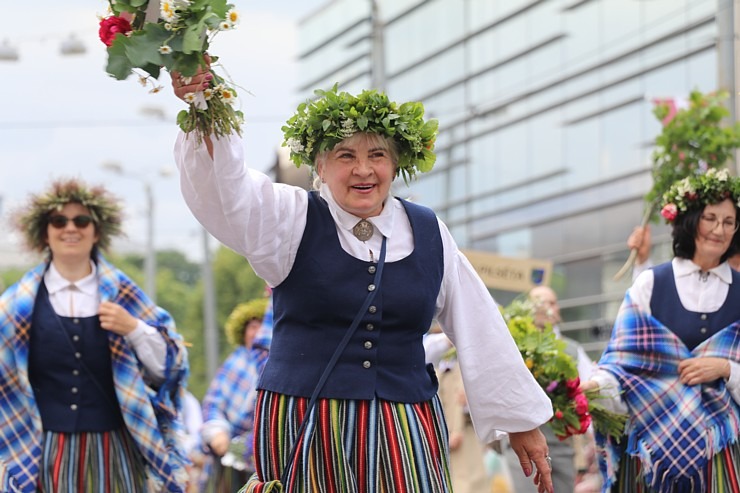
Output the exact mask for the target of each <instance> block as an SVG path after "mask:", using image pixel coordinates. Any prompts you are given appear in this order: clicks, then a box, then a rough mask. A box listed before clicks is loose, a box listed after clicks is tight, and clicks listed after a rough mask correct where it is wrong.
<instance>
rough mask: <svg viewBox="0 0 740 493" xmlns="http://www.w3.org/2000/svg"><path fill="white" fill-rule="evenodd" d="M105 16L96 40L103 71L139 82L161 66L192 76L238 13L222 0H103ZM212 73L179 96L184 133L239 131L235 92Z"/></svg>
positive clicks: (205, 62) (147, 79)
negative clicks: (104, 51)
mask: <svg viewBox="0 0 740 493" xmlns="http://www.w3.org/2000/svg"><path fill="white" fill-rule="evenodd" d="M109 4H110V15H108V16H107V17H105V18H103V19H101V20H100V29H99V35H100V40H101V41H103V43H105V44H106V46H108V64H107V67H106V71H107V72H108V74H110V75H111V76H113V77H115V78H116V79H118V80H124V79H126V78H128V77H129V75H131V74H132V73H137V74H138V75H139V81H140V82H141V84H142V85H144V86H146V85H148V84H151V85H152V86H153V88H152V90H151V92H159V91H160V90H161V86H159V85H157V84H156V83H154V82H153V81H154V80H156V79H158V78H159V75H160V71H161V69H162V68H163V67H164V68H165V69H167V70H168V71H170V72H171V73H172V72H176V73H179V74H180V76H181V77H183V78H187V77H192V76H193V75H195V74H196V73H197V72H198V69H199V68H200V67H203V68H206V67H209V70H210V63H209V61H210V62H216V61H217V60H218V58H217V57H215V56H213V55H210V56H208V57H207V55H206V52H207V50H208V47H209V44H210V42H211V41H212V39H213V37H214V36H215V35H216V34H218V33H219V32H220V31H228V30H231V29H233V28H234V27H236V25H237V24H238V22H239V14H238V12H237V11H236V10H234V7H233V5H231V4H228V3H226V0H156V1H155V0H109ZM211 74H212V76H213V78H212V79H211V81H210V82H209V86H208V87H207V88H204V90H203V91H202V92H198V93H190V94H187V95H186V96H185V99H186V101H187V102H188V103H190V107H189V110H183V111H181V112H180V113H179V114H178V115H177V123H178V125H179V126H180V128H181V129H182V130H183V131H184V132H190V131H192V130H195V131H196V134H197V136H198V137H199V138H202V137H203V136H207V135H211V134H215V135H216V136H223V135H228V134H230V133H231V132H232V131H235V132H237V133H240V125H241V123H242V121H243V115H242V112H241V111H238V110H236V109H235V108H234V103H235V100H236V95H237V94H236V91H235V90H234V88H233V87H232V86H231V85H229V84H227V82H226V81H225V80H224V78H223V77H220V76H219V75H218V74H217V73H215V72H214V71H213V70H211Z"/></svg>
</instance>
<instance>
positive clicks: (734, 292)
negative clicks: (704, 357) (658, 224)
mask: <svg viewBox="0 0 740 493" xmlns="http://www.w3.org/2000/svg"><path fill="white" fill-rule="evenodd" d="M653 276H654V278H655V281H654V284H653V294H652V296H651V298H650V310H651V312H652V314H653V317H655V318H656V319H658V320H660V322H661V323H662V324H663V325H665V326H666V327H668V328H669V329H671V331H673V333H674V334H676V335H677V336H678V337H679V339H681V340H682V341H683V343H684V344H685V345H686V347H687V348H688V349H689V351H692V350H693V349H694V348H695V347H696V346H698V345H699V344H701V343H702V342H704V341H705V340H707V339H709V338H710V337H711V336H713V335H714V334H716V333H717V332H719V331H720V330H722V329H724V328H725V327H727V326H728V325H730V324H732V323H734V322H736V321H738V320H740V301H739V300H740V273H738V272H735V271H734V270H732V284H730V289H729V292H728V293H727V299H726V301H725V302H724V304H723V305H722V307H721V308H720V309H719V310H717V311H716V312H713V313H698V312H690V311H688V310H687V309H685V308H684V307H683V305H682V304H681V300H680V298H679V297H678V290H677V289H676V279H675V278H674V277H673V265H672V264H671V263H670V262H666V263H664V264H660V265H657V266H655V267H654V268H653Z"/></svg>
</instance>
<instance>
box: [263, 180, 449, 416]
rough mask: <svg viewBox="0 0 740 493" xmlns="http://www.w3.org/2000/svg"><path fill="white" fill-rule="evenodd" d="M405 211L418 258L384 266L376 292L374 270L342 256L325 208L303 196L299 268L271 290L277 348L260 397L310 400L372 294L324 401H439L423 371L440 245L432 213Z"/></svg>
mask: <svg viewBox="0 0 740 493" xmlns="http://www.w3.org/2000/svg"><path fill="white" fill-rule="evenodd" d="M401 202H402V203H403V206H404V207H405V209H406V213H407V215H408V218H409V222H410V223H411V228H412V230H413V234H414V250H413V252H411V254H410V255H409V256H408V257H406V258H404V259H401V260H398V261H396V262H386V263H385V267H384V270H383V278H382V280H381V285H380V286H372V282H373V278H374V276H375V269H376V267H375V264H374V263H372V262H369V261H363V260H360V259H357V258H355V257H353V256H352V255H350V254H349V253H347V252H345V251H344V250H343V249H342V246H341V244H340V243H339V237H338V235H337V228H336V225H335V223H334V220H333V218H332V216H331V213H330V212H329V207H328V205H327V204H326V202H325V201H324V200H323V199H321V198H320V197H319V196H318V194H317V193H316V192H310V193H309V200H308V212H307V214H308V215H307V223H306V230H305V232H304V234H303V238H302V240H301V244H300V246H299V248H298V252H297V254H296V260H295V264H294V265H293V268H292V270H291V271H290V274H289V275H288V277H287V278H286V279H285V281H283V282H282V283H281V284H280V285H279V286H277V287H276V288H275V289H274V290H273V310H274V326H273V327H274V328H273V339H272V346H271V348H270V357H269V358H268V360H267V364H266V365H265V368H264V371H263V373H262V376H261V378H260V382H259V385H258V387H259V388H261V389H265V390H270V391H273V392H279V393H281V394H286V395H292V396H301V397H310V396H311V394H312V393H313V390H314V388H315V387H316V384H317V382H318V381H319V378H320V377H321V374H322V373H323V371H324V369H325V367H326V364H327V362H328V361H329V360H330V358H331V356H332V355H333V354H334V351H335V349H336V348H337V346H338V344H339V342H340V341H341V339H342V337H343V336H344V334H345V332H346V331H347V329H348V328H349V327H350V325H351V324H352V320H353V319H354V317H355V315H356V314H357V311H358V310H359V309H360V307H361V306H362V304H363V302H364V300H365V298H366V297H367V294H368V290H371V289H377V294H376V297H375V299H374V301H373V303H372V304H371V305H370V307H369V309H368V311H367V313H365V314H364V315H363V316H362V319H361V321H360V325H359V326H358V327H357V330H356V331H355V333H354V335H353V337H352V339H351V340H350V342H349V344H348V345H347V347H346V348H345V350H344V352H343V354H342V356H341V357H340V358H339V361H338V362H337V364H336V366H335V367H334V369H333V371H332V373H331V375H330V377H329V379H328V380H327V382H326V385H325V386H324V388H323V390H322V392H321V394H320V397H323V398H334V399H361V400H371V399H373V398H375V397H378V398H381V399H385V400H390V401H395V402H422V401H426V400H429V399H431V398H432V397H433V396H434V395H435V393H436V392H437V380H436V378H435V377H434V372H433V370H431V372H430V370H429V369H428V368H427V367H426V365H425V361H424V347H423V345H422V336H423V335H424V333H425V332H426V331H427V330H428V329H429V326H430V325H431V321H432V318H433V316H434V311H435V303H436V300H437V295H438V294H439V289H440V286H441V283H442V275H443V270H444V259H443V248H442V237H441V235H440V232H439V224H438V222H437V218H436V216H435V215H434V213H433V212H432V211H431V210H430V209H428V208H426V207H422V206H419V205H415V204H412V203H409V202H406V201H403V200H402V201H401ZM376 255H377V252H376Z"/></svg>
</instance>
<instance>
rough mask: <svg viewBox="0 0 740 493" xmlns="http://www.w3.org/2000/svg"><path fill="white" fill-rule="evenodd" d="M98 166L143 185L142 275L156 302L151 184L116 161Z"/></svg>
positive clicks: (149, 293) (105, 162)
mask: <svg viewBox="0 0 740 493" xmlns="http://www.w3.org/2000/svg"><path fill="white" fill-rule="evenodd" d="M100 167H101V168H103V169H104V170H106V171H110V172H111V173H115V174H117V175H120V176H122V177H125V178H131V179H134V180H137V181H139V182H141V184H142V185H143V186H144V193H145V195H146V215H147V218H146V219H147V225H146V255H145V256H144V275H145V278H146V287H145V290H146V293H147V294H148V295H149V297H150V298H151V300H152V302H154V303H156V302H157V252H156V250H155V249H154V194H153V193H152V186H151V184H150V183H149V181H148V180H147V179H145V178H143V177H141V176H139V175H136V174H132V173H128V172H126V171H125V170H124V168H123V166H121V163H119V162H117V161H104V162H103V163H101V164H100ZM159 174H160V175H161V176H169V174H170V171H169V170H166V169H161V170H160V172H159Z"/></svg>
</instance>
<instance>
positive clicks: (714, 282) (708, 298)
mask: <svg viewBox="0 0 740 493" xmlns="http://www.w3.org/2000/svg"><path fill="white" fill-rule="evenodd" d="M671 264H672V265H673V277H674V279H675V282H676V291H678V298H679V300H681V305H683V307H684V308H685V309H686V310H689V311H692V312H704V313H713V312H716V311H717V310H719V309H720V308H721V307H722V305H723V304H724V302H725V300H726V299H727V293H728V292H729V289H730V284H732V271H731V269H730V266H729V264H728V263H727V262H723V263H721V264H720V265H718V266H717V267H715V268H714V269H711V270H710V271H709V275H708V276H707V277H706V280H702V279H701V278H700V276H699V273H700V272H701V268H700V267H699V266H698V265H696V264H695V263H694V262H692V261H691V260H688V259H682V258H678V257H674V258H673V260H672V261H671ZM654 282H655V276H654V274H653V271H652V269H647V270H644V271H642V272H641V273H640V275H638V276H637V279H635V282H634V283H633V284H632V287H631V288H630V289H629V294H630V297H631V298H632V301H634V302H635V304H636V305H637V306H639V307H640V309H641V310H642V311H644V312H645V313H648V314H650V313H652V312H651V310H650V299H651V298H652V296H653V283H654ZM593 379H594V380H595V381H596V382H597V383H598V384H599V387H600V388H601V389H602V394H604V395H607V396H609V397H610V398H611V400H612V403H611V405H612V406H613V407H612V409H613V410H615V411H618V412H626V411H627V407H626V405H625V404H624V403H623V402H622V401H621V399H620V398H619V393H618V390H617V389H618V388H619V383H618V382H617V380H616V378H614V376H613V375H612V374H611V373H609V372H608V371H605V370H598V371H597V372H596V373H595V374H594V377H593ZM727 390H729V391H730V394H732V398H733V399H735V401H736V402H738V403H740V364H738V363H736V362H734V361H730V378H729V379H727ZM604 404H607V402H606V399H605V400H604Z"/></svg>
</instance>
